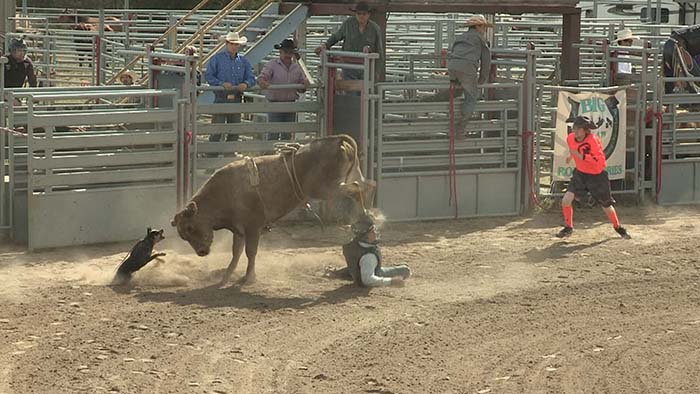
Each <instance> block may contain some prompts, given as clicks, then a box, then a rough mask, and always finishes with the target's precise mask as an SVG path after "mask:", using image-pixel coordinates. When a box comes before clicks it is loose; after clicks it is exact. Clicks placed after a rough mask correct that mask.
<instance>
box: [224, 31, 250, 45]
mask: <svg viewBox="0 0 700 394" xmlns="http://www.w3.org/2000/svg"><path fill="white" fill-rule="evenodd" d="M221 41H226V42H232V43H234V44H241V45H245V43H247V42H248V37H240V36H239V35H238V32H236V31H231V32H229V33H228V34H227V35H225V36H223V37H221Z"/></svg>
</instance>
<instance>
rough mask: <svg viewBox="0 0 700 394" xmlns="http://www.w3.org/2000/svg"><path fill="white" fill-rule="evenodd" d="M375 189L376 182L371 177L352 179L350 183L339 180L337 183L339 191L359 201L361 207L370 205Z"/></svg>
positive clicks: (364, 207)
mask: <svg viewBox="0 0 700 394" xmlns="http://www.w3.org/2000/svg"><path fill="white" fill-rule="evenodd" d="M376 189H377V182H375V181H373V180H371V179H365V178H364V177H363V178H362V179H360V180H358V181H352V182H351V183H345V182H341V183H340V185H339V190H340V193H342V194H344V195H346V196H349V197H351V198H353V199H354V200H355V201H357V202H359V203H360V204H361V206H362V209H366V208H369V207H371V206H372V201H373V200H374V192H375V190H376Z"/></svg>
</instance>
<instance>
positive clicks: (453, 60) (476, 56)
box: [447, 15, 493, 133]
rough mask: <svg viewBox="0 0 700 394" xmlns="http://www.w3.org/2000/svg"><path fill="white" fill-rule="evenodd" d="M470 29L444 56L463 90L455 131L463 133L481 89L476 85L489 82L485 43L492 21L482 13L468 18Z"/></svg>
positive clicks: (487, 47) (488, 53)
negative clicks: (446, 55) (462, 101)
mask: <svg viewBox="0 0 700 394" xmlns="http://www.w3.org/2000/svg"><path fill="white" fill-rule="evenodd" d="M467 26H469V30H467V31H466V32H465V33H462V34H461V35H460V36H459V37H457V38H456V39H455V42H454V43H452V47H451V48H450V52H449V54H448V57H447V59H448V60H447V71H448V72H449V74H450V79H451V80H452V81H455V82H458V83H459V84H460V85H461V86H462V89H463V90H464V103H463V104H462V108H461V111H460V115H461V116H460V118H459V120H458V123H457V130H458V131H459V132H460V133H462V132H464V131H465V130H464V129H465V127H466V126H467V123H468V122H469V119H470V118H471V116H472V113H473V112H474V108H475V107H476V102H477V100H478V99H479V96H480V92H479V88H478V87H477V85H480V84H484V83H486V82H487V81H488V77H489V72H490V69H491V50H490V49H489V44H488V42H486V31H487V30H488V28H489V27H493V24H492V23H490V22H489V21H487V20H486V18H485V17H484V16H483V15H474V16H472V17H471V18H469V19H467Z"/></svg>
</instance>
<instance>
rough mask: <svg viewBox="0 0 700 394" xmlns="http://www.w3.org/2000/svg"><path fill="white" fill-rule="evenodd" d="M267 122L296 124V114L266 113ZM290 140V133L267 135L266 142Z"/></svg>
mask: <svg viewBox="0 0 700 394" xmlns="http://www.w3.org/2000/svg"><path fill="white" fill-rule="evenodd" d="M267 121H268V122H290V123H291V122H296V121H297V113H296V112H268V114H267ZM291 139H292V133H268V134H267V140H268V141H280V140H282V141H286V140H291Z"/></svg>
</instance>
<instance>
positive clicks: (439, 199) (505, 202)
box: [374, 80, 523, 220]
mask: <svg viewBox="0 0 700 394" xmlns="http://www.w3.org/2000/svg"><path fill="white" fill-rule="evenodd" d="M483 87H485V88H496V89H512V90H514V91H515V92H516V93H515V94H514V95H513V96H514V97H515V98H513V99H502V100H493V101H489V100H486V101H481V102H479V103H478V104H477V107H476V111H475V112H476V113H478V114H480V116H482V118H481V119H478V120H472V121H471V122H470V123H469V131H468V132H467V133H466V134H464V133H460V134H464V136H463V138H462V136H459V137H458V138H456V139H455V140H454V142H453V143H452V142H451V138H450V105H449V102H448V101H445V100H444V94H443V95H440V91H443V92H444V91H447V90H448V89H449V82H448V81H444V80H443V81H425V82H413V83H391V84H378V85H377V93H378V102H377V123H376V125H377V130H376V140H375V141H376V146H375V149H374V150H375V152H376V153H375V157H376V159H375V161H374V166H375V170H374V171H375V174H376V175H375V180H376V181H377V205H378V206H379V208H380V209H381V210H382V211H383V212H384V213H385V214H386V215H387V217H389V218H391V219H392V220H416V219H422V220H426V219H441V218H450V217H457V216H459V217H474V216H494V215H517V214H518V213H519V212H520V201H521V200H520V197H521V183H520V182H521V177H522V171H521V168H522V166H521V165H520V163H521V161H522V160H521V158H522V157H521V153H522V144H521V141H522V139H521V131H522V130H523V127H522V116H521V115H522V113H521V108H522V106H521V104H522V102H523V99H522V98H523V97H522V93H523V92H522V85H521V84H490V85H485V86H483ZM431 91H432V92H436V93H437V94H436V95H435V96H433V97H431V96H430V95H428V96H427V97H426V95H425V93H426V92H431ZM418 92H422V93H423V94H418ZM436 97H443V98H436ZM455 101H456V103H455V108H457V111H458V110H459V109H458V106H459V102H458V100H455Z"/></svg>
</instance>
